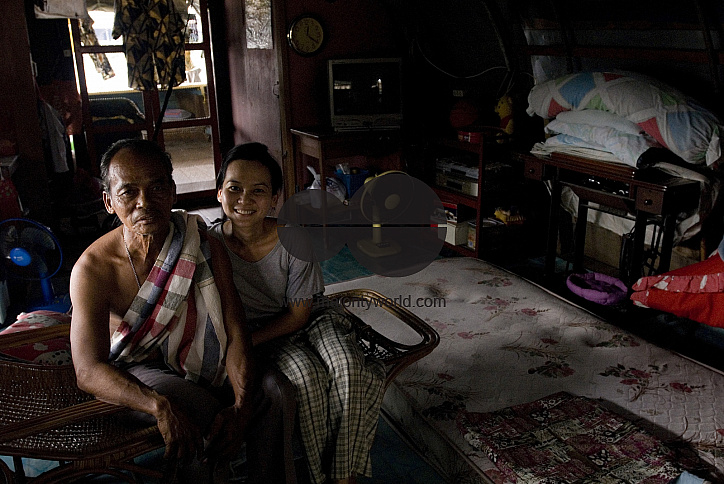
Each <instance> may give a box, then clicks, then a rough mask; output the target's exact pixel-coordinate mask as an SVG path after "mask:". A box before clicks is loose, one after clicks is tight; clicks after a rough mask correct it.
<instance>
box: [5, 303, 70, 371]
mask: <svg viewBox="0 0 724 484" xmlns="http://www.w3.org/2000/svg"><path fill="white" fill-rule="evenodd" d="M56 324H70V315H68V314H65V313H58V312H55V311H45V310H39V311H33V312H31V313H20V314H19V315H18V317H17V320H16V321H15V322H14V323H13V324H11V325H10V326H8V327H7V328H5V329H4V330H2V331H0V334H10V333H17V332H19V331H29V330H33V329H38V328H45V327H48V326H55V325H56ZM2 354H4V355H6V356H11V357H13V358H16V359H19V360H23V361H29V362H33V363H40V364H43V365H70V364H72V362H71V358H70V338H68V337H67V336H64V337H58V338H51V339H49V340H46V341H42V342H36V343H32V344H27V345H23V346H16V347H14V348H6V349H3V350H2Z"/></svg>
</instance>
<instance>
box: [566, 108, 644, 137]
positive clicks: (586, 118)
mask: <svg viewBox="0 0 724 484" xmlns="http://www.w3.org/2000/svg"><path fill="white" fill-rule="evenodd" d="M556 119H558V120H560V121H564V122H566V123H575V124H587V125H589V126H599V127H601V128H613V129H615V130H617V131H620V132H622V133H626V134H633V135H639V134H641V133H643V132H644V130H643V129H641V127H640V126H639V125H638V124H636V123H634V122H633V121H629V120H628V119H626V118H624V117H623V116H619V115H618V114H614V113H609V112H608V111H601V110H599V109H584V110H582V111H563V112H562V113H558V115H557V116H556Z"/></svg>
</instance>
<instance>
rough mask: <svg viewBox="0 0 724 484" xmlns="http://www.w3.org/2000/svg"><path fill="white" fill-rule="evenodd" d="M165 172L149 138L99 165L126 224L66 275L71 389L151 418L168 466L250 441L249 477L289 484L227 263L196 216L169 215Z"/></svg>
mask: <svg viewBox="0 0 724 484" xmlns="http://www.w3.org/2000/svg"><path fill="white" fill-rule="evenodd" d="M171 174H172V166H171V160H170V157H169V156H168V154H167V153H165V152H164V151H163V150H162V149H161V148H159V147H158V146H157V145H156V144H155V143H152V142H150V141H146V140H122V141H120V142H118V143H116V144H114V145H113V146H111V148H109V150H108V151H107V152H106V154H105V155H104V156H103V159H102V160H101V177H102V180H103V186H104V193H103V201H104V203H105V207H106V209H107V211H108V212H109V213H111V214H116V215H117V216H118V218H119V220H120V221H121V223H122V225H121V226H120V227H118V228H116V229H114V230H112V231H110V232H109V233H107V234H106V235H104V236H102V237H101V238H99V239H98V240H97V241H96V242H94V243H93V244H92V245H91V246H90V247H88V249H87V250H86V251H85V252H84V253H83V254H82V256H81V257H80V259H79V260H78V262H77V263H76V265H75V267H74V268H73V271H72V275H71V287H70V292H71V299H72V302H73V319H72V324H71V347H72V355H73V364H74V365H75V371H76V375H77V380H78V386H79V387H80V388H81V389H83V390H84V391H86V392H89V393H91V394H93V395H95V396H96V397H97V398H98V399H101V400H103V401H106V402H110V403H114V404H117V405H122V406H125V407H128V408H129V409H132V410H135V411H136V412H134V415H136V416H137V418H139V419H144V418H145V419H146V420H147V421H150V422H155V423H156V424H157V425H158V429H159V430H160V432H161V435H162V436H163V439H164V441H165V444H166V457H168V458H173V459H176V458H177V459H179V461H181V462H188V461H192V460H193V459H194V458H196V461H195V462H196V463H197V465H196V468H198V467H199V465H198V462H199V461H201V462H203V464H204V465H206V464H207V461H208V460H209V459H211V460H212V461H214V462H224V461H228V460H229V459H230V458H231V457H233V456H234V455H236V453H237V452H238V451H239V450H240V447H241V444H242V442H243V441H244V439H245V438H246V440H247V457H248V459H247V460H248V465H249V477H250V479H251V480H252V481H253V482H272V483H273V482H280V483H281V482H285V478H284V477H283V476H284V466H283V465H281V462H282V459H283V457H282V453H283V450H282V445H283V443H282V440H283V436H282V434H281V425H282V424H281V423H280V422H277V421H276V420H281V419H280V418H278V417H279V416H280V413H279V407H280V402H279V401H277V402H272V403H270V399H272V400H273V397H270V396H269V393H271V391H269V390H268V388H273V386H274V384H276V383H277V382H272V383H267V379H266V378H265V380H264V389H265V390H267V391H262V390H260V389H259V385H257V384H256V382H255V376H254V365H253V362H252V359H251V345H250V340H249V337H248V333H247V332H246V330H245V322H244V317H243V314H244V312H243V308H242V304H241V301H240V299H239V296H238V293H237V291H236V289H235V287H234V283H233V280H232V275H231V271H230V267H231V265H230V263H229V259H228V255H227V254H226V252H225V250H224V249H223V247H221V246H220V244H219V243H218V242H217V241H216V240H215V239H214V238H208V237H206V235H205V231H204V230H202V227H200V226H199V224H198V220H200V219H198V217H197V216H195V215H191V214H187V213H186V212H184V211H180V210H175V211H174V210H172V206H173V204H174V202H175V199H176V187H175V184H174V182H173V179H172V176H171ZM212 261H213V264H211V262H212ZM212 269H213V270H212ZM259 409H264V411H265V412H266V413H265V414H262V411H260V410H259ZM201 467H203V465H202V466H201ZM186 475H190V473H186ZM287 477H289V476H287ZM195 479H197V481H196V482H198V478H195Z"/></svg>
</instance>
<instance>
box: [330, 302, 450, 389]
mask: <svg viewBox="0 0 724 484" xmlns="http://www.w3.org/2000/svg"><path fill="white" fill-rule="evenodd" d="M327 297H328V298H330V299H332V300H334V301H338V302H340V307H342V308H343V309H344V310H345V312H346V313H347V315H348V316H349V317H350V319H351V320H352V322H353V324H354V327H355V332H356V333H357V343H358V344H359V345H360V346H361V347H362V350H363V351H364V353H365V355H367V356H373V357H375V358H377V359H379V360H382V361H383V362H384V363H385V366H386V368H387V378H386V379H385V388H387V387H388V386H389V385H390V383H392V380H394V379H395V377H396V376H397V375H398V374H399V373H400V372H401V371H402V370H404V369H405V368H407V367H408V366H410V365H411V364H412V363H414V362H416V361H417V360H419V359H420V358H422V357H423V356H425V355H428V354H429V353H430V352H431V351H432V350H434V349H435V347H436V346H437V345H438V343H440V336H439V335H438V334H437V332H436V331H435V330H434V329H432V327H430V325H429V324H427V323H426V322H425V321H423V320H422V319H420V318H419V317H417V316H416V315H415V314H413V313H412V312H411V311H410V310H409V309H407V308H404V307H402V306H399V305H396V304H390V303H389V299H388V298H386V297H385V296H383V295H382V294H380V293H379V292H377V291H373V290H371V289H350V290H348V291H340V292H336V293H333V294H328V295H327ZM355 300H357V301H369V302H370V303H371V305H372V306H373V307H376V308H380V309H384V310H385V311H387V312H388V313H390V314H392V315H393V316H395V317H396V318H397V319H399V320H400V322H401V323H404V324H406V325H407V326H409V327H410V328H411V329H412V330H413V331H414V332H416V333H417V334H418V336H419V337H420V338H421V340H420V341H419V342H418V343H415V344H413V345H407V344H402V343H398V342H396V341H392V340H391V339H389V338H386V337H385V336H383V335H382V334H380V333H379V332H378V331H377V330H375V329H374V328H373V327H372V326H370V325H369V324H367V323H366V322H364V321H363V320H362V319H361V318H359V317H358V316H357V315H355V314H353V313H352V312H351V311H349V310H348V309H346V307H345V306H354V304H352V301H355Z"/></svg>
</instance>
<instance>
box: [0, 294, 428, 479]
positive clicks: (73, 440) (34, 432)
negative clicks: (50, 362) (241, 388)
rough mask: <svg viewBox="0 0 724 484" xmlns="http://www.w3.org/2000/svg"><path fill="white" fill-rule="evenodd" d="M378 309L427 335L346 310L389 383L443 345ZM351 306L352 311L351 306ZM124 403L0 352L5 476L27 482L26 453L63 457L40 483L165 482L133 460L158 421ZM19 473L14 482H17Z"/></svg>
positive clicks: (348, 297) (25, 336)
mask: <svg viewBox="0 0 724 484" xmlns="http://www.w3.org/2000/svg"><path fill="white" fill-rule="evenodd" d="M329 297H330V298H331V299H332V300H336V301H340V302H345V303H348V302H350V301H353V300H357V301H371V302H375V301H378V302H383V303H384V302H386V301H387V300H386V298H385V297H384V296H382V295H381V294H379V293H377V292H375V291H371V290H366V289H357V290H350V291H344V292H338V293H335V294H332V295H329ZM378 307H381V308H384V309H385V310H386V311H388V312H389V313H391V314H392V315H394V316H395V317H397V318H398V319H399V320H400V321H401V322H402V323H404V324H406V325H407V326H409V327H410V328H411V329H412V330H413V331H415V332H416V333H417V334H418V335H419V336H420V338H421V341H420V342H419V343H416V344H414V345H405V344H401V343H398V342H395V341H392V340H390V339H388V338H386V337H385V336H383V335H381V334H380V333H379V332H377V331H375V329H373V328H372V327H371V326H370V325H369V324H367V323H365V322H364V321H362V319H360V318H359V317H357V316H355V315H354V314H352V313H351V312H350V311H347V313H348V314H349V316H350V318H351V320H352V321H353V323H354V326H355V329H356V333H357V338H358V343H359V344H360V346H361V347H362V349H363V351H364V352H365V354H367V355H370V356H374V357H376V358H379V359H380V360H382V361H383V362H384V363H385V365H386V367H387V379H386V381H385V388H387V386H388V385H389V384H390V383H391V382H392V380H393V379H394V378H395V377H396V376H397V375H398V374H399V372H400V371H402V370H403V369H404V368H406V367H407V366H409V365H410V364H412V363H413V362H414V361H417V360H418V359H420V358H422V357H423V356H425V355H427V354H428V353H430V352H431V351H432V350H433V349H434V348H435V346H437V344H438V343H439V337H438V334H437V333H436V332H435V330H433V329H432V328H431V327H430V326H429V325H428V324H426V323H425V322H424V321H422V320H421V319H420V318H418V317H417V316H415V315H414V314H413V313H412V312H410V311H409V310H407V309H405V308H403V307H400V306H394V305H389V304H386V303H384V304H378ZM345 310H346V309H345ZM69 329H70V325H68V324H61V325H56V326H50V327H47V328H42V329H34V330H30V331H23V332H18V333H12V334H5V335H0V353H2V350H3V349H6V348H10V347H15V346H21V345H24V344H28V343H33V342H38V341H45V340H48V339H51V338H55V337H58V336H67V335H68V334H69ZM123 410H124V409H123V408H122V407H119V406H116V405H112V404H108V403H104V402H101V401H99V400H96V399H94V398H93V396H91V395H89V394H87V393H85V392H82V391H81V390H79V389H78V387H77V385H76V380H75V372H74V370H73V367H72V366H70V365H65V366H47V365H40V364H34V363H24V362H19V361H10V360H5V359H3V358H1V357H0V455H9V456H13V460H14V464H15V469H16V472H15V473H13V472H12V471H11V470H10V469H9V467H8V466H7V465H5V464H4V463H3V462H2V461H0V477H2V476H3V475H4V476H5V480H6V482H8V483H9V482H16V483H21V482H25V481H26V479H25V476H24V474H23V470H22V469H23V467H22V463H21V458H22V457H29V458H36V459H45V460H57V461H59V462H60V466H59V467H57V468H54V469H51V470H49V471H47V472H46V473H44V474H43V475H42V476H39V477H36V478H33V479H28V480H27V482H31V483H33V484H40V483H56V482H69V481H71V480H73V479H77V478H80V477H83V476H86V475H91V474H98V475H103V474H107V475H112V476H116V477H118V478H119V479H122V480H125V481H127V482H130V483H134V482H138V480H139V479H138V476H139V475H148V476H152V477H155V478H157V479H164V476H163V474H162V473H161V472H160V471H158V470H154V469H146V468H143V467H140V466H138V465H136V464H134V463H133V459H134V458H135V457H138V456H140V455H142V454H145V453H147V452H149V451H152V450H155V449H158V448H161V447H163V445H164V443H163V439H162V438H161V435H160V433H159V432H158V429H157V428H156V426H151V427H145V428H138V427H135V428H134V427H128V425H127V421H125V422H126V423H124V420H122V419H120V418H118V417H119V415H118V414H119V412H121V411H123ZM13 476H14V479H15V481H13V480H12V479H13Z"/></svg>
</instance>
